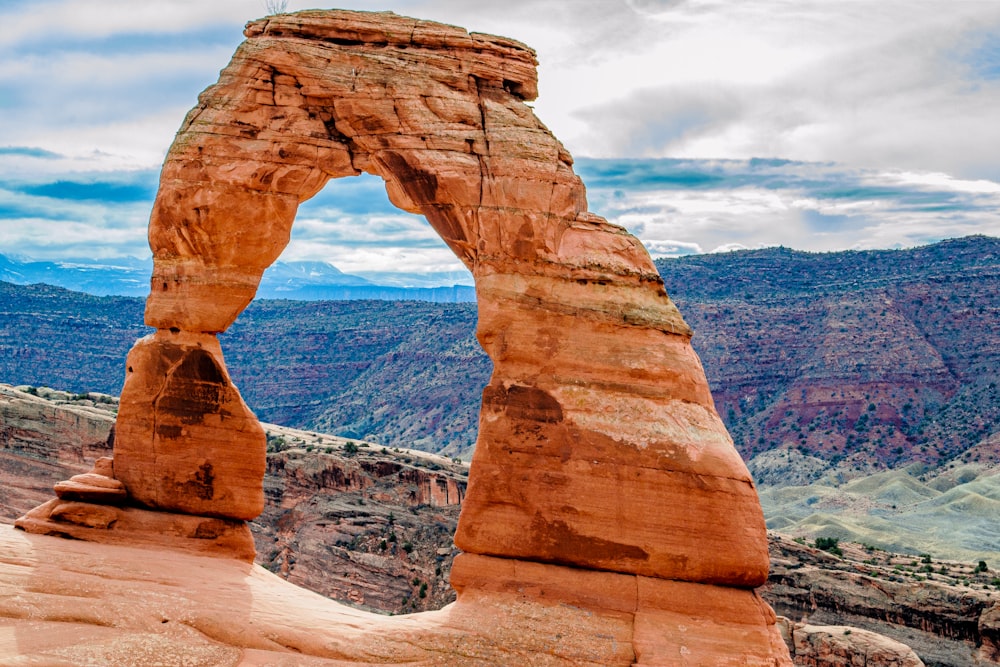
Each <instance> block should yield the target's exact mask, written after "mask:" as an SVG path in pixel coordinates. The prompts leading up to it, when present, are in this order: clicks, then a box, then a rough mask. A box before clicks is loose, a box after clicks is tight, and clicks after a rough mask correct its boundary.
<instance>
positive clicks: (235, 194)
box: [114, 11, 790, 665]
mask: <svg viewBox="0 0 1000 667" xmlns="http://www.w3.org/2000/svg"><path fill="white" fill-rule="evenodd" d="M245 34H246V36H247V39H246V41H245V42H244V43H243V44H242V45H241V46H240V47H239V49H238V50H237V52H236V54H235V55H234V57H233V59H232V61H231V63H230V64H229V66H228V67H226V68H225V69H224V70H223V71H222V74H221V76H220V79H219V82H218V83H217V84H216V85H214V86H212V87H211V88H209V89H208V90H206V91H205V92H204V93H202V95H201V96H200V98H199V104H198V106H197V107H196V108H195V109H193V110H192V111H191V112H190V113H189V114H188V116H187V118H186V119H185V121H184V124H183V125H182V127H181V129H180V131H179V133H178V135H177V138H176V140H175V142H174V144H173V145H172V147H171V148H170V151H169V154H168V156H167V159H166V162H165V164H164V166H163V171H162V174H161V181H160V189H159V192H158V195H157V198H156V202H155V204H154V208H153V212H152V216H151V219H150V227H149V240H150V245H151V247H152V250H153V256H154V263H155V268H154V270H153V276H152V281H151V291H150V296H149V299H148V301H147V304H146V323H147V324H148V325H150V326H152V327H155V328H156V329H157V333H156V334H154V335H153V336H151V337H148V338H146V339H143V340H142V341H140V342H139V343H137V345H136V347H135V348H134V349H133V351H132V352H131V353H130V355H129V360H128V375H127V380H126V385H125V389H124V390H123V396H122V404H121V411H120V416H119V420H118V435H117V437H118V440H117V442H116V446H115V459H114V474H115V477H116V478H117V479H119V480H122V481H123V482H124V483H125V486H126V488H127V490H128V492H129V494H130V497H131V498H132V499H133V500H134V501H135V502H137V503H138V504H140V505H142V506H145V507H147V508H153V509H162V510H167V511H171V512H177V513H187V514H195V515H203V516H211V517H216V518H219V519H222V520H230V519H232V520H242V519H248V518H251V517H253V516H255V515H256V513H257V512H259V511H260V507H261V506H262V504H263V495H262V488H261V478H262V474H263V469H264V456H265V452H264V442H263V435H262V433H261V432H260V429H259V426H257V425H256V420H255V419H254V417H253V416H252V414H251V413H250V412H249V411H248V410H247V409H246V407H245V406H244V405H243V402H242V400H241V399H240V398H239V394H238V392H237V390H236V388H235V387H234V386H233V385H232V382H231V381H230V379H229V377H228V374H227V372H226V370H225V364H224V362H223V359H222V355H221V351H220V350H219V348H218V343H217V341H216V339H215V334H217V333H219V332H221V331H224V330H225V329H226V328H227V327H228V326H229V325H230V324H231V323H232V322H233V321H234V320H235V319H236V317H237V316H238V315H239V313H240V312H241V310H242V309H243V308H244V307H245V306H246V305H247V304H248V303H249V302H250V300H251V299H252V298H253V296H254V294H255V291H256V289H257V285H258V282H259V280H260V277H261V274H262V272H263V271H264V270H265V269H266V268H267V267H268V266H269V265H270V264H271V263H272V262H273V261H274V260H275V259H276V258H277V257H278V255H279V254H280V252H281V251H282V249H283V248H284V247H285V245H286V244H287V242H288V240H289V234H290V230H291V226H292V222H293V220H294V217H295V213H296V209H297V206H298V204H299V203H300V202H302V201H304V200H305V199H308V198H309V197H311V196H312V195H314V194H315V193H317V192H318V191H319V190H320V189H321V188H322V187H323V185H324V184H325V183H326V182H327V181H328V180H329V179H330V178H337V177H343V176H352V175H356V174H359V173H361V172H367V173H371V174H375V175H378V176H380V177H382V178H383V179H384V180H385V183H386V190H387V192H388V195H389V198H390V200H391V201H392V202H393V203H394V204H395V205H396V206H398V207H399V208H401V209H404V210H406V211H411V212H414V213H419V214H422V215H423V216H424V217H426V219H427V220H428V221H429V223H430V224H431V225H432V226H433V228H434V229H435V230H436V231H437V232H438V233H439V234H440V236H441V238H442V239H444V241H445V243H446V244H447V245H448V246H449V247H450V248H451V249H452V250H453V251H454V252H455V254H456V255H457V256H458V257H459V258H460V259H461V260H462V261H463V262H464V263H465V265H466V266H467V267H468V268H469V270H470V271H471V272H472V274H473V276H474V278H475V281H476V291H477V298H478V306H479V321H478V329H477V335H478V338H479V341H480V342H481V344H482V345H483V348H484V349H485V350H486V352H487V354H488V355H489V356H490V358H491V360H492V362H493V367H494V371H493V375H492V377H491V379H490V382H489V384H488V385H487V387H486V388H485V389H484V391H483V406H482V411H481V417H480V432H479V440H478V443H477V446H476V451H475V455H474V459H473V462H472V468H471V473H470V481H469V486H468V492H467V495H466V497H465V500H464V503H463V511H462V517H461V520H460V522H459V527H458V533H457V535H456V538H455V542H456V544H457V545H458V546H459V547H460V548H461V549H462V550H463V551H464V552H466V555H465V556H462V557H461V558H460V559H459V560H458V561H456V564H455V569H454V570H453V583H454V585H455V587H456V589H457V590H458V591H459V600H458V603H457V604H458V605H459V608H462V609H478V610H479V611H477V612H475V613H474V614H473V615H475V614H481V613H482V610H483V609H486V608H488V607H489V606H490V605H497V604H500V605H507V606H509V605H511V604H514V601H516V600H521V601H527V602H526V603H530V605H536V606H537V605H542V606H545V608H546V609H548V611H547V612H546V617H547V618H548V617H550V616H552V615H553V614H554V615H556V616H558V614H559V613H560V612H558V607H559V605H565V604H572V605H582V606H583V607H585V608H589V609H594V610H596V611H599V612H600V614H603V615H605V616H606V617H607V618H614V619H615V620H614V623H611V625H610V626H609V627H612V628H614V630H613V634H614V635H615V637H617V638H618V639H620V640H621V641H622V642H625V644H624V646H625V648H624V649H622V646H623V644H621V643H619V642H617V641H616V642H612V645H614V646H615V648H614V651H612V652H607V651H605V652H604V653H601V650H603V649H601V650H598V652H597V654H595V655H594V656H593V660H592V662H593V663H594V664H604V665H608V664H632V663H635V664H716V665H724V664H739V665H751V664H752V665H772V664H790V663H788V657H787V651H786V649H785V648H784V645H783V643H782V642H781V640H780V637H779V636H778V634H777V632H776V630H775V626H774V615H773V613H772V612H771V610H770V609H769V608H768V607H767V605H766V604H764V603H763V602H761V601H760V600H759V598H757V596H756V594H754V593H753V592H752V590H751V589H752V588H753V587H754V586H757V585H760V584H762V583H763V582H764V580H765V578H766V575H767V567H768V562H767V543H766V538H765V530H764V521H763V515H762V513H761V510H760V506H759V503H758V500H757V496H756V492H755V489H754V486H753V483H752V481H751V479H750V476H749V474H748V472H747V470H746V467H745V466H744V464H743V462H742V461H741V460H740V458H739V456H738V455H737V453H736V451H735V449H734V447H733V444H732V441H731V439H730V438H729V436H728V434H727V432H726V430H725V428H724V426H723V424H722V422H721V420H720V419H719V417H718V415H717V414H716V412H715V408H714V405H713V402H712V398H711V395H710V393H709V389H708V384H707V381H706V379H705V375H704V372H703V370H702V368H701V365H700V362H699V360H698V358H697V356H696V355H695V353H694V352H693V351H692V348H691V346H690V337H691V331H690V329H689V328H688V326H687V325H686V324H685V322H684V320H683V318H682V317H681V315H680V313H679V312H678V311H677V309H676V308H675V306H674V304H673V303H672V302H671V301H670V299H669V297H668V296H667V294H666V291H665V290H664V287H663V283H662V281H661V280H660V278H659V276H658V274H657V272H656V269H655V267H654V266H653V263H652V261H651V259H650V257H649V255H648V253H647V252H646V250H645V249H644V248H643V247H642V245H641V244H640V243H639V241H638V240H637V239H636V238H634V237H633V236H631V235H630V234H629V233H628V232H627V231H626V230H624V229H623V228H621V227H618V226H615V225H612V224H610V223H608V222H607V221H605V220H604V219H602V218H600V217H598V216H597V215H594V214H592V213H589V212H588V211H587V203H586V196H585V189H584V186H583V184H582V182H581V181H580V179H579V178H578V177H577V176H576V175H575V174H574V172H573V170H572V158H571V157H570V155H569V154H568V152H567V151H566V150H565V149H564V148H563V146H562V145H561V144H560V143H559V141H558V140H557V139H556V138H555V137H553V136H552V134H551V133H550V132H549V131H548V130H547V129H546V128H545V126H544V125H543V124H542V123H541V122H540V121H539V120H538V119H537V118H536V117H535V115H534V113H533V111H532V109H531V108H530V107H529V106H528V105H527V104H526V102H527V101H530V100H531V99H533V98H534V97H535V95H536V72H535V66H536V60H535V54H534V52H533V51H532V50H531V49H529V48H528V47H526V46H524V45H523V44H520V43H518V42H515V41H513V40H510V39H506V38H502V37H493V36H488V35H480V34H476V33H468V32H466V31H465V30H463V29H461V28H457V27H453V26H448V25H442V24H437V23H430V22H426V21H420V20H416V19H411V18H405V17H400V16H397V15H395V14H392V13H360V12H346V11H306V12H299V13H296V14H291V15H281V16H273V17H269V18H267V19H262V20H259V21H254V22H251V23H250V24H248V25H247V28H246V31H245ZM518 604H519V603H518ZM515 606H516V605H515ZM511 609H513V608H511ZM511 609H506V611H505V612H504V613H505V614H507V613H513V618H515V619H519V620H515V621H514V625H515V626H516V625H517V623H520V622H523V623H524V624H525V625H526V626H527V625H528V624H530V623H532V621H531V620H530V614H529V613H528V612H525V615H524V616H523V617H522V616H518V612H516V610H514V611H513V612H511ZM469 613H473V612H469ZM609 623H610V621H609ZM507 630H508V631H509V630H510V628H507ZM512 634H513V636H515V637H516V636H517V635H518V633H517V632H513V633H512ZM578 634H579V633H578ZM525 636H527V635H525ZM577 639H578V640H579V641H583V642H586V641H587V637H585V636H583V635H581V636H580V637H577ZM591 643H594V645H595V646H597V645H598V644H600V645H602V646H603V645H604V644H601V642H596V643H595V642H591ZM605 644H606V642H605ZM510 650H511V651H517V650H518V649H517V647H516V646H514V647H512V648H511V649H510ZM536 650H538V649H537V647H536V648H532V649H531V651H536ZM595 650H597V649H595ZM608 650H609V651H610V649H608ZM539 664H541V663H539Z"/></svg>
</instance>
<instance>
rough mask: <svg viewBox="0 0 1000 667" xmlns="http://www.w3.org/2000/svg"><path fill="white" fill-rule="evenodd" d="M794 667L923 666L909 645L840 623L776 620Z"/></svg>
mask: <svg viewBox="0 0 1000 667" xmlns="http://www.w3.org/2000/svg"><path fill="white" fill-rule="evenodd" d="M779 625H780V627H781V630H782V634H783V635H784V637H785V641H786V642H787V643H788V644H789V648H790V651H791V654H792V657H793V659H794V661H795V665H796V666H797V667H799V666H800V667H852V666H853V665H865V667H924V661H923V660H921V659H920V658H919V657H918V656H917V654H916V653H914V652H913V649H911V648H910V647H909V646H906V645H905V644H902V643H900V642H897V641H895V640H894V639H890V638H889V637H885V636H883V635H880V634H878V633H876V632H870V631H868V630H859V629H858V628H850V627H846V626H842V625H818V626H817V625H809V624H807V623H791V622H790V621H788V619H785V618H783V619H781V622H780V623H779Z"/></svg>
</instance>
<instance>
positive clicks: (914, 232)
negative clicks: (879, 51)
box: [576, 159, 1000, 255]
mask: <svg viewBox="0 0 1000 667" xmlns="http://www.w3.org/2000/svg"><path fill="white" fill-rule="evenodd" d="M576 168H577V171H578V173H579V174H580V175H581V177H582V178H583V179H584V181H585V182H586V183H587V185H588V199H589V201H590V208H591V210H593V211H594V212H595V213H598V214H600V215H603V216H605V217H607V218H608V219H609V220H611V221H612V222H616V223H618V224H620V225H623V226H624V227H626V228H628V229H629V230H631V231H632V232H633V233H635V234H636V235H637V236H638V237H639V238H640V239H641V240H642V241H643V242H644V243H645V244H646V246H647V247H648V248H650V251H651V252H652V253H654V254H663V255H669V254H672V253H678V254H679V253H680V252H682V251H683V248H684V247H691V248H699V249H704V248H712V249H717V248H730V247H734V246H745V247H761V246H765V245H786V246H791V247H795V248H799V249H803V250H814V251H824V250H842V249H848V248H886V247H908V246H914V245H920V244H925V243H931V242H934V241H939V240H941V239H945V238H952V237H958V236H965V235H968V234H987V235H991V236H1000V219H998V218H997V217H996V215H995V211H996V210H997V209H998V207H1000V185H998V184H996V183H993V182H991V181H985V180H974V181H972V180H963V179H956V178H952V177H950V176H947V175H946V174H940V173H923V172H911V171H891V170H873V169H857V168H852V167H847V166H845V165H838V164H835V163H810V162H795V161H788V160H673V159H658V160H657V159H652V160H622V159H618V160H612V159H609V160H593V159H580V160H578V161H577V164H576Z"/></svg>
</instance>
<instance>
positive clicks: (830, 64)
mask: <svg viewBox="0 0 1000 667" xmlns="http://www.w3.org/2000/svg"><path fill="white" fill-rule="evenodd" d="M309 4H310V3H308V2H307V0H290V2H289V9H290V10H297V9H304V8H306V7H307V6H308V5H309ZM338 4H339V5H340V6H342V7H345V8H353V9H369V8H370V2H369V1H368V0H342V1H341V2H339V3H338ZM391 9H393V10H394V11H396V12H397V13H399V14H405V15H410V16H418V17H421V18H427V19H430V20H438V21H444V22H447V23H452V24H456V25H462V26H464V27H467V28H469V29H471V30H475V31H483V32H492V33H495V34H503V35H508V36H511V37H514V38H516V39H520V40H522V41H524V42H526V43H528V44H529V45H531V46H532V47H534V48H536V49H537V51H538V56H539V60H540V63H541V64H540V67H539V76H540V91H541V97H540V99H539V100H538V101H537V103H536V104H535V108H536V112H537V114H538V115H539V117H540V118H541V120H542V121H543V122H544V123H545V124H546V125H547V126H548V127H550V128H551V129H552V130H553V132H554V133H555V134H556V136H557V137H559V138H560V139H561V140H562V141H563V142H564V143H565V144H566V145H567V147H568V148H569V149H570V150H571V152H573V153H574V154H576V155H577V156H578V157H580V156H585V155H602V156H616V157H621V158H629V159H630V158H639V157H659V156H666V157H672V158H689V159H690V164H689V165H688V166H689V167H690V169H691V171H692V172H693V173H694V175H695V178H688V177H687V176H685V174H683V173H673V174H672V176H671V175H670V174H668V176H671V178H673V180H670V179H667V181H663V182H658V181H656V179H653V180H652V181H648V182H647V180H645V179H646V177H645V176H644V175H643V173H641V170H640V171H636V172H634V173H633V172H630V173H629V175H628V177H627V178H623V179H622V182H620V183H618V184H617V185H609V184H608V183H604V182H603V181H602V177H601V176H600V175H599V174H598V175H596V176H595V175H587V174H584V178H585V180H587V182H588V183H591V187H590V193H589V198H590V201H591V207H592V209H593V210H594V211H595V212H596V213H598V214H601V215H605V216H606V217H608V218H609V219H611V220H613V221H616V222H619V223H621V224H624V225H625V226H627V227H629V228H630V229H632V230H633V232H634V233H636V234H637V235H638V236H639V237H640V238H641V239H643V240H644V241H645V242H646V243H647V244H648V245H649V247H650V250H651V252H653V253H654V254H671V253H684V252H689V251H702V250H704V249H726V248H730V247H735V246H747V247H758V246H760V245H762V244H783V245H787V246H793V247H798V248H803V249H813V250H829V249H836V248H850V247H895V246H899V245H913V244H915V243H921V242H926V241H930V240H936V239H938V238H944V237H947V236H958V235H961V234H965V233H987V234H993V235H1000V228H998V223H997V222H996V216H995V211H996V210H997V206H998V204H1000V159H998V157H997V154H996V151H995V147H996V146H997V145H1000V123H997V122H996V118H997V115H998V110H1000V63H998V62H996V56H995V55H994V51H993V50H991V49H990V45H991V44H993V43H995V41H996V37H995V36H996V35H997V34H1000V3H985V2H983V3H977V2H959V3H955V2H951V1H950V0H949V1H946V0H931V1H928V2H921V3H914V2H910V1H909V0H885V1H883V2H879V3H865V4H863V5H862V4H860V3H843V2H840V3H831V2H827V1H825V0H800V1H797V2H794V3H793V2H787V1H785V0H763V1H761V2H754V3H733V2H730V1H728V0H621V1H619V2H607V0H579V1H575V2H573V3H567V2H559V1H557V0H508V1H507V2H504V3H469V2H467V1H466V0H396V1H395V2H394V3H393V5H392V7H391ZM264 12H265V9H264V2H263V0H219V1H217V2H211V3H206V2H204V1H203V0H144V1H143V2H135V1H134V0H30V1H28V0H16V1H11V2H5V3H3V4H2V5H0V21H2V22H3V24H4V31H3V33H2V34H0V58H2V59H3V62H4V69H3V71H2V72H0V88H2V89H3V90H4V94H3V95H2V96H0V109H2V113H3V118H4V121H5V122H4V123H3V124H2V125H0V147H5V146H7V147H15V148H13V149H12V150H8V151H6V152H4V151H0V180H2V181H6V182H7V185H3V184H2V183H0V187H7V188H8V190H7V191H6V194H4V195H3V196H4V197H7V199H6V200H3V201H0V206H3V205H5V204H8V205H9V207H10V208H9V210H8V213H9V215H7V217H5V218H3V219H0V228H2V236H0V242H3V244H4V245H3V251H5V252H16V251H18V250H19V249H20V251H27V250H31V251H32V252H39V253H45V254H46V256H49V257H52V256H56V255H58V254H59V253H60V252H64V251H68V249H70V248H76V247H82V246H81V245H80V244H85V243H86V241H85V237H87V236H89V237H90V238H93V239H99V240H100V241H99V243H101V244H103V245H101V248H100V249H99V250H97V251H95V253H107V252H110V250H109V249H112V248H113V249H126V248H127V249H129V250H128V252H127V253H126V254H136V249H138V251H140V252H141V251H144V246H145V240H144V237H145V225H146V220H147V218H148V207H149V205H150V204H151V202H147V203H143V202H134V201H132V202H125V203H115V202H105V203H104V204H99V203H95V202H80V201H72V200H70V199H66V200H60V199H58V197H57V198H55V199H53V198H51V197H50V198H48V199H45V198H35V199H30V198H29V199H25V197H24V196H23V193H22V195H19V196H18V197H15V195H16V194H17V193H16V187H14V186H13V185H11V183H25V182H31V183H43V182H54V181H56V180H60V179H68V180H84V181H86V180H87V179H92V178H96V177H98V175H100V174H106V175H114V174H118V173H120V172H121V171H122V170H133V171H135V170H152V169H157V168H158V166H159V164H160V162H161V161H162V158H163V155H164V153H165V151H166V150H167V147H168V146H169V144H170V141H171V140H172V139H173V136H174V132H175V131H176V130H177V128H178V126H179V125H180V123H181V120H182V119H183V117H184V114H185V113H186V111H187V110H188V109H189V108H190V107H191V106H193V105H194V104H195V102H196V98H197V95H198V93H199V92H200V91H201V90H202V89H203V88H205V87H206V86H207V85H209V84H211V83H212V82H214V81H215V79H216V77H217V76H218V71H219V70H220V69H221V68H223V67H224V66H225V65H226V63H227V62H228V60H229V58H230V56H231V54H232V51H233V49H234V48H235V46H236V44H238V43H239V41H240V40H241V38H242V28H243V24H244V22H245V21H246V20H248V19H252V18H254V17H259V16H261V15H262V14H264ZM192 36H194V37H192ZM29 148H32V149H43V150H47V151H49V152H51V153H55V154H59V156H61V157H53V156H52V155H48V154H43V153H39V152H38V151H37V150H36V151H34V152H32V151H31V150H27V149H29ZM762 156H763V157H777V158H785V159H791V160H797V162H794V163H791V164H787V163H780V162H775V163H773V164H772V163H762V164H758V165H756V166H748V163H746V162H744V161H745V160H747V159H749V158H752V157H762ZM706 158H713V159H716V161H714V162H713V161H709V160H706ZM718 158H728V159H735V160H738V161H739V162H734V163H726V162H725V161H724V160H718ZM628 161H629V160H626V162H628ZM633 164H639V163H633ZM643 164H646V165H647V166H648V165H649V164H652V163H643ZM577 167H578V169H581V173H582V171H585V170H586V167H585V165H584V161H583V160H578V162H577ZM653 171H655V169H653ZM591 179H593V180H591ZM605 180H607V179H605ZM10 188H13V189H10ZM375 190H378V188H372V187H369V188H368V189H367V190H364V191H363V192H362V191H357V193H355V194H353V195H352V194H350V193H348V194H346V195H345V196H346V197H347V204H350V205H346V204H345V205H344V206H339V205H337V204H336V202H335V201H333V203H332V204H331V203H330V202H329V201H328V200H327V199H322V201H321V202H320V203H317V204H316V205H314V206H313V207H312V208H310V207H309V206H304V207H303V212H302V219H301V220H299V221H297V223H296V232H295V234H296V235H295V236H294V238H293V241H292V244H291V245H290V246H289V249H288V250H287V253H286V258H301V259H324V260H329V261H333V262H334V263H335V264H336V265H337V266H339V267H340V268H342V269H344V270H351V271H353V272H362V270H363V269H364V268H365V267H368V268H371V270H372V271H392V270H394V268H398V269H399V270H404V269H403V267H407V268H405V270H407V271H412V270H424V271H428V272H439V271H455V270H458V271H459V272H461V271H462V270H463V269H462V268H461V264H460V263H459V262H458V260H457V259H455V258H454V257H453V256H452V255H451V253H450V251H448V250H447V248H446V247H445V246H444V244H443V242H441V241H440V239H438V238H437V237H436V235H435V234H434V232H433V230H431V229H430V227H429V226H428V225H427V224H426V223H425V222H423V221H422V220H419V219H417V218H413V217H412V216H405V215H403V214H399V215H396V214H395V213H393V212H391V211H392V208H391V206H389V205H388V203H387V202H385V201H382V199H381V197H382V195H380V194H378V192H375V193H374V194H375V195H377V197H376V198H375V199H372V195H373V192H374V191H375ZM11 193H14V194H11ZM383 194H384V193H383ZM12 197H13V198H14V199H11V198H12ZM319 199H321V198H318V200H317V201H319ZM331 199H333V198H331ZM26 202H27V203H28V204H30V206H33V207H35V209H33V210H34V212H33V213H31V212H28V213H26V212H24V211H22V212H21V213H17V207H24V206H25V205H26ZM30 206H29V207H28V208H26V209H25V210H28V209H30ZM366 206H369V207H370V208H368V209H367V212H366V209H365V207H366ZM12 211H13V213H11V212H12ZM130 225H131V227H129V226H130ZM24 227H32V229H31V230H26V229H22V228H24ZM64 230H65V233H63V231H64ZM105 230H111V231H108V232H107V233H104V232H105ZM126 230H127V233H126ZM415 267H422V268H420V269H416V268H415Z"/></svg>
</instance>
